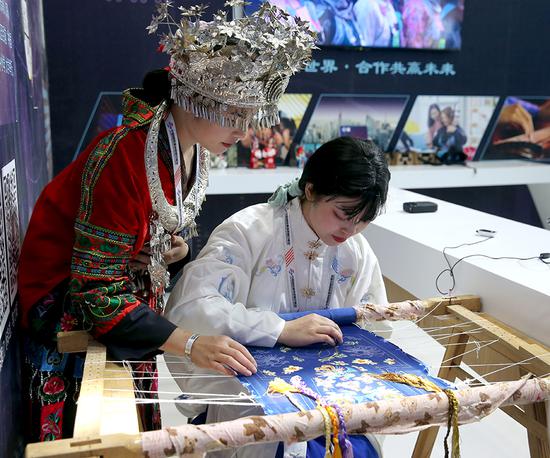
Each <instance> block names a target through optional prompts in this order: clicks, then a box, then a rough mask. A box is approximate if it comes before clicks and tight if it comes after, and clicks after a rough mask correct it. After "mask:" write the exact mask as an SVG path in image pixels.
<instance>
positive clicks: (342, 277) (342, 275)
mask: <svg viewBox="0 0 550 458" xmlns="http://www.w3.org/2000/svg"><path fill="white" fill-rule="evenodd" d="M331 267H332V270H333V271H334V273H336V274H337V275H338V278H337V281H338V283H345V282H347V281H348V280H349V279H350V278H352V277H353V274H354V272H353V270H352V269H343V268H342V266H341V265H340V261H339V260H338V258H337V257H336V256H334V258H333V259H332V263H331ZM352 281H353V280H352Z"/></svg>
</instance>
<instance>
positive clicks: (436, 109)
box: [396, 95, 498, 160]
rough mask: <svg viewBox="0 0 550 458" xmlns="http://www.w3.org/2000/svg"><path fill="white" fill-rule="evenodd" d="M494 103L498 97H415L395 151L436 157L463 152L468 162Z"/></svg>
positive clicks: (477, 144) (491, 113)
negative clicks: (434, 154) (427, 154)
mask: <svg viewBox="0 0 550 458" xmlns="http://www.w3.org/2000/svg"><path fill="white" fill-rule="evenodd" d="M497 102H498V98H497V97H477V96H456V95H448V96H445V95H421V96H418V97H417V98H416V100H415V102H414V105H413V108H412V110H411V112H410V114H409V116H408V118H407V122H406V123H405V128H404V129H403V132H402V133H401V135H400V137H399V141H398V143H397V146H396V149H397V150H398V151H400V152H408V151H413V152H417V153H438V154H439V153H441V154H443V153H447V152H451V153H452V152H463V153H465V154H466V158H467V159H470V160H471V159H473V158H474V156H475V154H476V152H477V148H478V146H479V143H480V142H481V140H482V138H483V135H484V133H485V130H486V129H487V126H488V125H489V121H490V120H491V116H492V115H493V112H494V110H495V106H496V104H497Z"/></svg>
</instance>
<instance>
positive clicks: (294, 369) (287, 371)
mask: <svg viewBox="0 0 550 458" xmlns="http://www.w3.org/2000/svg"><path fill="white" fill-rule="evenodd" d="M302 369H303V367H300V366H286V367H285V368H284V369H283V373H284V374H292V373H294V372H298V371H299V370H302Z"/></svg>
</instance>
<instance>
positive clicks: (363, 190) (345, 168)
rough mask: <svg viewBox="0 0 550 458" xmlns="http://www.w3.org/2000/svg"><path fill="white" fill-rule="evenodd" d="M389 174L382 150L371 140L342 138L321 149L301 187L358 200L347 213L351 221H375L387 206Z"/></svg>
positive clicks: (307, 167)
mask: <svg viewBox="0 0 550 458" xmlns="http://www.w3.org/2000/svg"><path fill="white" fill-rule="evenodd" d="M389 181H390V171H389V169H388V164H387V162H386V158H385V156H384V153H383V152H382V150H381V149H380V148H379V147H378V146H377V145H376V144H375V143H374V142H373V141H372V140H359V139H356V138H352V137H339V138H336V139H334V140H331V141H329V142H327V143H324V144H323V145H321V146H320V147H319V148H318V149H317V150H316V151H315V152H314V153H313V154H312V155H311V157H310V158H309V159H308V161H307V162H306V165H305V167H304V170H303V172H302V176H301V177H300V181H299V186H300V189H301V190H302V191H304V192H305V188H306V184H307V183H311V184H312V185H313V192H314V193H315V194H317V195H321V196H328V197H329V198H330V199H334V198H336V197H339V196H341V197H351V198H358V199H359V201H358V203H357V205H355V206H354V207H350V208H346V209H345V210H344V211H345V213H346V215H347V216H348V217H349V218H350V219H351V218H355V217H356V216H358V215H361V221H372V220H373V219H374V218H376V216H378V214H379V213H380V211H381V210H382V207H383V206H384V204H385V203H386V198H387V195H388V183H389Z"/></svg>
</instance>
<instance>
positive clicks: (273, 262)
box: [256, 255, 283, 277]
mask: <svg viewBox="0 0 550 458" xmlns="http://www.w3.org/2000/svg"><path fill="white" fill-rule="evenodd" d="M282 269H283V257H282V256H281V255H278V256H277V257H274V258H267V259H266V260H265V263H264V265H263V266H262V267H261V268H260V269H259V270H258V272H256V275H261V274H263V273H264V272H266V271H269V273H270V274H271V275H273V276H274V277H277V276H278V275H279V274H280V273H281V271H282Z"/></svg>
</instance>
